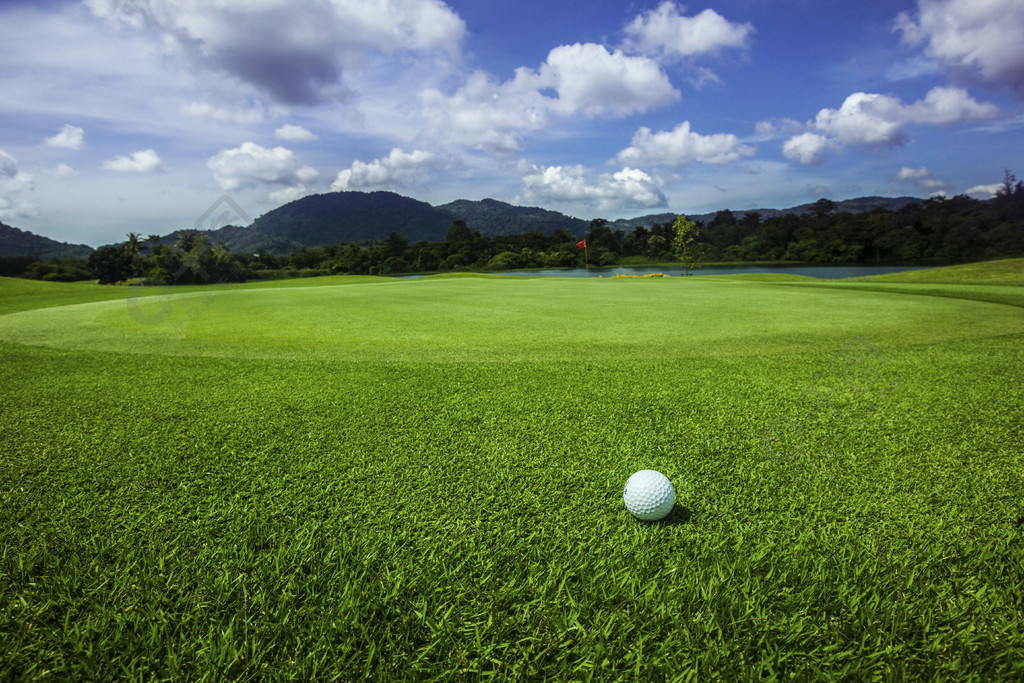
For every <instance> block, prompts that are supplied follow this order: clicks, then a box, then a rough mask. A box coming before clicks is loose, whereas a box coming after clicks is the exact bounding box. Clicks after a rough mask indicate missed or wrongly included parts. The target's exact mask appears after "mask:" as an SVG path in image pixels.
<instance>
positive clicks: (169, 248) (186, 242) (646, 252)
mask: <svg viewBox="0 0 1024 683" xmlns="http://www.w3.org/2000/svg"><path fill="white" fill-rule="evenodd" d="M698 228H699V233H698V236H697V244H698V245H699V250H700V253H701V256H702V260H703V262H704V263H738V262H778V263H807V264H821V263H848V264H853V263H858V264H882V263H904V264H910V263H915V264H929V263H934V264H941V263H955V262H962V261H977V260H985V259H991V258H1005V257H1011V256H1024V182H1021V181H1018V180H1017V179H1016V177H1015V176H1014V175H1013V174H1012V173H1010V172H1009V171H1007V173H1006V175H1005V178H1004V182H1003V184H1002V186H1001V187H1000V189H999V191H998V192H997V193H996V196H995V197H994V198H993V199H990V200H978V199H972V198H970V197H967V196H964V195H958V196H954V197H950V198H943V197H934V198H931V199H927V200H923V201H921V202H912V203H908V204H907V205H906V206H904V207H902V208H900V209H897V210H886V209H876V210H873V211H867V212H862V213H851V212H847V211H837V210H836V205H835V203H833V202H832V201H830V200H828V199H822V200H819V201H818V202H816V203H815V204H814V205H813V206H812V210H811V211H810V212H808V213H805V214H794V213H789V214H783V215H777V216H772V217H769V218H762V217H761V215H760V214H758V213H757V212H746V213H735V212H732V211H719V212H718V213H717V214H715V215H714V217H713V218H711V219H710V220H707V221H706V222H705V223H702V224H699V225H698ZM673 237H674V233H673V223H672V222H666V223H663V224H656V225H653V226H651V227H650V228H647V227H643V226H637V227H635V228H633V229H632V230H613V229H612V227H611V224H610V223H609V221H607V220H604V219H595V220H593V221H591V222H590V224H589V227H588V229H587V231H586V234H585V235H582V238H583V239H585V240H586V245H587V249H586V251H585V252H584V251H583V250H581V249H580V248H578V246H577V243H578V242H580V238H581V236H580V235H576V234H573V233H572V232H570V231H569V230H567V229H558V230H554V231H553V232H551V233H542V232H523V233H519V234H514V235H495V236H491V237H488V236H484V235H482V234H481V233H480V231H479V230H474V229H471V228H470V227H469V226H468V225H467V223H466V222H465V221H463V220H458V219H456V220H454V221H453V222H452V223H451V225H450V226H449V228H448V230H447V234H446V236H445V239H443V240H440V241H427V240H419V241H416V242H411V241H410V240H409V239H408V238H406V237H405V236H404V235H403V233H402V229H401V226H398V225H396V226H395V230H392V231H391V232H390V234H389V235H388V237H387V239H384V240H378V241H373V240H361V241H358V242H347V243H339V244H327V245H324V246H319V247H311V248H307V247H302V248H299V249H297V250H295V251H293V252H292V253H290V254H287V255H277V254H271V253H267V252H266V251H263V250H260V251H258V252H256V253H253V254H241V253H236V252H232V251H231V250H230V249H229V248H228V247H227V246H226V245H225V244H211V243H210V242H209V240H208V239H207V238H206V237H205V236H204V235H201V234H198V233H194V232H187V231H186V232H183V233H181V234H180V235H179V237H178V239H177V240H176V242H175V243H174V244H166V243H161V242H160V239H159V237H157V236H153V237H151V238H149V239H148V240H143V239H141V238H140V237H139V236H138V235H136V234H134V233H131V234H129V235H128V239H127V240H126V241H125V242H123V243H121V244H114V245H107V246H104V247H100V248H99V249H97V250H95V251H94V252H93V253H92V254H91V255H90V256H89V258H88V259H87V260H83V259H81V258H68V259H50V260H49V261H47V262H43V261H41V260H38V259H35V258H33V257H31V256H19V257H6V258H3V259H0V275H8V276H20V277H29V278H35V279H45V280H81V279H98V280H99V281H100V282H101V283H116V282H124V281H127V280H133V279H137V280H138V281H140V282H142V283H144V284H198V283H205V282H240V281H245V280H249V279H257V278H280V277H300V276H313V275H327V274H363V275H397V274H406V273H430V272H445V271H502V270H510V269H520V268H569V267H578V266H583V265H584V259H585V258H586V259H587V260H588V262H589V264H590V265H592V266H614V265H639V264H660V265H667V264H673V263H677V262H678V261H679V257H680V254H679V253H677V252H676V250H675V249H674V248H673Z"/></svg>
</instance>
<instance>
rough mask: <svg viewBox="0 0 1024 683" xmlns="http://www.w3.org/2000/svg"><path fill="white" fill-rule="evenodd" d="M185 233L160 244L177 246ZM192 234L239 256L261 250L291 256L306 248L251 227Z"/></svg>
mask: <svg viewBox="0 0 1024 683" xmlns="http://www.w3.org/2000/svg"><path fill="white" fill-rule="evenodd" d="M184 232H189V231H188V230H175V231H174V232H172V233H170V234H169V235H164V236H163V237H161V238H160V244H170V245H173V244H177V242H178V238H179V237H181V234H182V233H184ZM192 232H197V233H198V234H200V235H205V236H206V238H207V239H208V240H209V242H210V244H218V243H221V242H223V243H224V244H227V245H228V247H229V248H230V249H231V251H234V252H237V253H239V254H255V253H256V252H258V251H260V250H261V249H262V250H264V251H266V252H269V253H271V254H290V253H291V252H293V251H296V250H297V249H299V248H300V247H302V246H305V245H303V244H302V243H301V242H296V241H295V240H292V239H288V238H287V237H275V236H273V235H267V234H265V233H262V232H260V231H259V230H254V229H253V228H251V227H249V228H243V227H239V226H237V225H225V226H224V227H222V228H218V229H217V230H195V231H192Z"/></svg>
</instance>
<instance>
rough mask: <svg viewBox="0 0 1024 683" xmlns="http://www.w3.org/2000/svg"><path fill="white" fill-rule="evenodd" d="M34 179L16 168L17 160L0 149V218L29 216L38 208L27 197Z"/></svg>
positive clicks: (32, 187)
mask: <svg viewBox="0 0 1024 683" xmlns="http://www.w3.org/2000/svg"><path fill="white" fill-rule="evenodd" d="M33 189H35V181H34V179H33V178H32V176H30V175H29V174H27V173H25V172H24V171H22V170H20V169H19V168H18V160H17V159H15V158H14V157H12V156H11V155H10V154H8V153H7V152H5V151H4V150H2V149H0V218H3V219H5V220H11V219H18V218H31V217H33V216H35V215H36V213H37V211H38V209H37V207H36V206H35V204H33V203H32V202H31V201H29V199H28V193H29V192H31V191H32V190H33Z"/></svg>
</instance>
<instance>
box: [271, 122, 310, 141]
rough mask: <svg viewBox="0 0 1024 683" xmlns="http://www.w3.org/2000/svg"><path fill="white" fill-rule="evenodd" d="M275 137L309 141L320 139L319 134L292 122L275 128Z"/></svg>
mask: <svg viewBox="0 0 1024 683" xmlns="http://www.w3.org/2000/svg"><path fill="white" fill-rule="evenodd" d="M274 137H275V138H277V139H278V140H287V141H288V142H309V141H311V140H317V139H318V136H317V135H315V134H314V133H312V132H311V131H308V130H306V129H305V128H303V127H302V126H296V125H294V124H291V123H286V124H284V125H283V126H281V127H280V128H278V129H277V130H275V131H274Z"/></svg>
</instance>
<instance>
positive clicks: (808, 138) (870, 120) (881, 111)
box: [783, 88, 999, 164]
mask: <svg viewBox="0 0 1024 683" xmlns="http://www.w3.org/2000/svg"><path fill="white" fill-rule="evenodd" d="M998 114H999V108H998V107H996V106H995V105H994V104H991V103H989V102H978V101H977V100H975V99H974V98H973V97H971V95H970V94H969V93H968V92H967V91H966V90H964V89H962V88H932V89H931V90H930V91H928V94H927V95H925V97H924V98H923V99H920V100H918V101H916V102H914V103H913V104H903V102H901V101H900V99H899V98H897V97H893V96H892V95H880V94H877V93H863V92H856V93H853V94H852V95H850V96H849V97H847V98H846V100H845V101H844V102H843V104H842V106H841V107H839V109H822V110H821V111H819V112H818V115H817V117H815V119H814V121H811V122H809V123H808V127H809V128H811V129H812V130H814V131H817V132H816V133H803V134H801V135H797V136H795V137H792V138H790V139H789V140H788V141H787V142H786V143H785V145H783V154H785V155H786V157H787V158H789V159H800V161H801V162H802V163H804V164H817V163H821V161H822V160H823V159H824V152H825V150H826V149H827V148H828V147H834V148H838V147H839V146H841V145H854V146H858V147H864V148H867V149H885V148H893V147H902V146H903V145H905V144H906V143H907V140H908V135H907V132H906V130H905V129H906V127H907V126H908V125H910V124H928V125H936V126H954V125H959V124H962V123H966V122H968V121H982V120H986V119H991V118H993V117H995V116H997V115H998Z"/></svg>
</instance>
